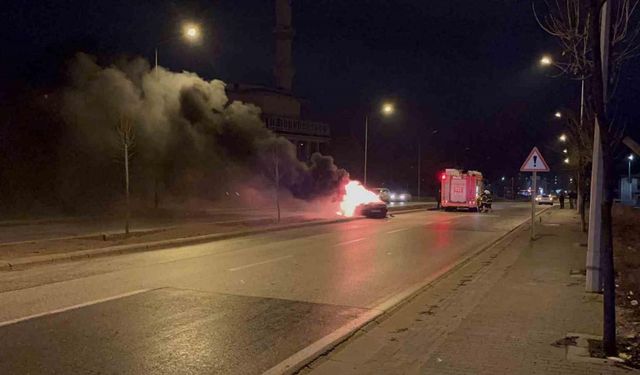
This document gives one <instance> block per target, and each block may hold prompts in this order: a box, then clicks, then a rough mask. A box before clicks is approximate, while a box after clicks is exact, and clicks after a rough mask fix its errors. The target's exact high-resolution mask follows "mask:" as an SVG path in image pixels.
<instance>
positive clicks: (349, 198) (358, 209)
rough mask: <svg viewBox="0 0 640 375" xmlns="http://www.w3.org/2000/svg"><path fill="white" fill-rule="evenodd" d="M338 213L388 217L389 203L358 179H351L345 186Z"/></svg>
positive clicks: (349, 215)
mask: <svg viewBox="0 0 640 375" xmlns="http://www.w3.org/2000/svg"><path fill="white" fill-rule="evenodd" d="M337 214H338V215H341V216H347V217H351V216H353V215H356V214H358V215H363V216H366V217H386V216H387V205H386V203H384V202H383V201H382V200H380V197H379V195H378V194H376V193H374V192H373V191H370V190H367V189H366V188H365V187H364V186H362V184H361V183H360V182H358V181H349V182H348V183H347V184H346V185H345V186H344V188H343V191H342V196H341V201H340V209H339V210H338V212H337Z"/></svg>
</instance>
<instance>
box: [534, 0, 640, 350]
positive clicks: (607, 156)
mask: <svg viewBox="0 0 640 375" xmlns="http://www.w3.org/2000/svg"><path fill="white" fill-rule="evenodd" d="M639 1H640V0H616V1H614V0H608V3H607V0H553V1H551V0H544V1H543V2H542V3H543V4H544V5H543V8H544V10H543V13H544V16H543V17H542V18H540V17H539V16H538V14H539V13H538V11H537V9H536V6H535V2H534V14H535V15H536V19H537V20H538V22H539V23H540V26H541V27H542V28H543V29H544V30H545V31H547V32H548V33H549V34H550V35H552V36H554V37H555V38H556V39H557V40H558V42H559V45H560V48H561V50H562V60H561V61H559V62H558V63H557V64H556V66H557V67H559V68H560V70H561V73H564V74H567V75H569V76H570V77H571V78H574V79H581V80H588V83H589V88H590V90H589V91H590V92H589V95H588V96H587V97H586V98H585V102H586V103H587V106H588V108H589V109H590V111H592V113H593V118H594V122H593V125H592V126H597V127H598V129H599V134H600V144H599V146H600V148H601V149H602V160H603V168H602V170H603V181H602V182H601V183H602V184H603V185H602V187H603V200H602V221H601V260H600V265H601V269H602V279H603V292H604V324H603V347H604V351H605V353H606V354H607V355H615V354H616V352H617V349H616V332H615V274H614V265H613V238H612V237H613V236H612V217H611V208H612V204H613V192H614V189H615V187H616V179H615V169H614V160H615V154H616V148H617V147H618V145H619V144H620V142H621V140H622V138H623V135H624V127H619V126H617V123H618V122H617V121H615V118H614V116H612V115H611V113H612V110H611V105H610V104H611V99H612V98H613V97H614V94H615V93H616V91H617V86H618V82H619V79H620V76H621V73H622V68H623V66H624V64H625V63H626V62H628V61H629V60H630V59H632V58H634V57H636V56H637V55H638V52H639V48H640V44H639V43H638V36H639V34H640V23H638V22H637V21H638V20H637V17H638V11H637V10H638V3H639ZM603 9H607V12H608V14H607V13H604V11H603ZM603 14H604V15H605V16H606V17H610V25H611V26H610V28H609V29H607V28H606V26H607V25H608V22H605V23H604V25H605V28H604V31H605V33H604V34H603V35H605V36H608V38H607V37H605V39H604V41H601V33H600V30H601V26H602V25H601V19H602V18H603V17H602V16H603ZM602 42H604V44H602ZM601 44H602V45H601ZM603 46H604V47H605V48H604V53H605V55H602V54H601V47H603ZM606 47H608V48H606ZM603 60H604V61H605V62H606V64H603Z"/></svg>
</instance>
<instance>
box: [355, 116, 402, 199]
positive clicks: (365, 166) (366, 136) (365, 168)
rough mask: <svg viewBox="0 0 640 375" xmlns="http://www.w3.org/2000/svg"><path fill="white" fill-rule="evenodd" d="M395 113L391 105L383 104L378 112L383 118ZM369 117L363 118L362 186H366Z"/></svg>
mask: <svg viewBox="0 0 640 375" xmlns="http://www.w3.org/2000/svg"><path fill="white" fill-rule="evenodd" d="M395 111H396V108H395V106H394V105H393V104H392V103H384V104H383V105H382V108H381V110H380V112H381V113H382V114H383V115H384V116H390V115H392V114H393V113H394V112H395ZM368 151H369V115H366V116H364V178H363V185H364V186H365V187H366V186H367V161H368V160H367V159H368V156H369V155H368V154H369V152H368Z"/></svg>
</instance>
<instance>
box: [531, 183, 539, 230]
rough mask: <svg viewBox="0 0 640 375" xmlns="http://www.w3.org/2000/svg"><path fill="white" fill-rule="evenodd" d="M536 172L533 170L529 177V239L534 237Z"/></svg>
mask: <svg viewBox="0 0 640 375" xmlns="http://www.w3.org/2000/svg"><path fill="white" fill-rule="evenodd" d="M537 180H538V173H537V172H533V175H532V177H531V241H533V240H535V239H536V229H535V226H536V220H535V216H536V192H537V190H538V186H537Z"/></svg>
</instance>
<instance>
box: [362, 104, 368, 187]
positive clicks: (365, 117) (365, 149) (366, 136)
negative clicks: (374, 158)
mask: <svg viewBox="0 0 640 375" xmlns="http://www.w3.org/2000/svg"><path fill="white" fill-rule="evenodd" d="M368 147H369V116H364V183H363V185H364V186H365V187H367V148H368Z"/></svg>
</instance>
